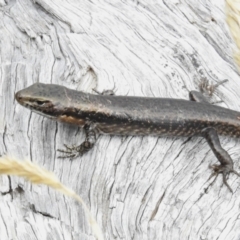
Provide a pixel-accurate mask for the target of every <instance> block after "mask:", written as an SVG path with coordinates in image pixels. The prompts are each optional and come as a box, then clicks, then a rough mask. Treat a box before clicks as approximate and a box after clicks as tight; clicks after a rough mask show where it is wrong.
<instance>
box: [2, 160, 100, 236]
mask: <svg viewBox="0 0 240 240" xmlns="http://www.w3.org/2000/svg"><path fill="white" fill-rule="evenodd" d="M0 174H7V175H15V176H20V177H24V178H25V179H27V180H29V181H31V182H32V183H35V184H45V185H47V186H49V187H51V188H54V189H56V190H58V191H60V192H62V193H63V194H65V195H68V196H70V197H73V198H75V199H76V200H77V201H78V202H79V203H81V204H82V206H83V209H84V211H85V214H86V216H87V218H88V221H89V224H90V226H91V228H92V231H93V233H94V235H95V236H96V238H97V239H98V240H104V238H103V234H102V231H101V229H100V227H99V226H98V224H97V222H96V221H95V219H94V218H93V217H92V215H91V213H90V211H89V209H88V207H87V205H86V204H85V203H84V202H83V200H82V198H81V197H80V196H78V195H77V194H76V193H75V192H74V191H72V190H71V189H69V188H67V187H66V186H64V185H63V184H62V183H61V182H60V181H59V180H58V179H57V178H56V176H55V175H54V174H53V173H51V172H49V171H46V170H44V169H42V168H40V167H39V166H37V165H36V164H33V163H32V162H30V161H17V160H14V159H11V158H9V157H1V158H0Z"/></svg>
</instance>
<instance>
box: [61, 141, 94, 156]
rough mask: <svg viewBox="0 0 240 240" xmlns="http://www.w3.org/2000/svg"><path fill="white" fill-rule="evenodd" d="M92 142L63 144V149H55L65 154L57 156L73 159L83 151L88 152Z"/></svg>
mask: <svg viewBox="0 0 240 240" xmlns="http://www.w3.org/2000/svg"><path fill="white" fill-rule="evenodd" d="M92 146H93V144H92V143H91V142H89V141H84V142H83V143H82V144H80V145H79V146H71V147H70V146H68V145H66V144H64V147H65V149H57V151H58V152H61V153H63V154H65V155H62V156H58V158H69V159H70V160H73V159H74V158H77V157H80V156H82V155H83V154H84V153H86V152H88V151H89V150H90V149H91V148H92Z"/></svg>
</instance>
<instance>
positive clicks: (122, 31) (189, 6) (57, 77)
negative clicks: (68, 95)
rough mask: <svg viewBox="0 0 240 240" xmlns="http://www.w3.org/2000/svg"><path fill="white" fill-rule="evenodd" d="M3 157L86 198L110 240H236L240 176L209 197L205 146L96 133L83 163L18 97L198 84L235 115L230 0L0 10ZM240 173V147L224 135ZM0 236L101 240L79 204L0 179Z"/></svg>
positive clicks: (77, 136) (176, 91)
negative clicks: (212, 88)
mask: <svg viewBox="0 0 240 240" xmlns="http://www.w3.org/2000/svg"><path fill="white" fill-rule="evenodd" d="M0 5H1V8H0V16H1V17H0V43H1V54H0V56H1V57H0V61H1V71H0V77H1V78H0V79H1V80H0V89H1V92H0V100H1V108H0V111H1V118H0V134H1V135H0V136H1V137H0V143H1V144H0V149H1V153H2V154H4V153H7V154H9V155H11V156H14V157H16V158H18V159H30V160H31V161H33V162H35V163H37V164H38V165H40V166H43V167H44V168H46V169H48V170H50V171H52V172H54V173H55V174H56V175H57V177H59V179H60V180H61V181H62V182H63V183H64V184H65V185H67V186H69V187H70V188H72V189H74V190H75V191H76V192H77V193H78V194H80V195H81V196H82V197H83V199H84V200H85V201H86V203H87V205H88V206H89V207H90V209H91V212H92V214H93V215H94V216H95V218H96V219H97V221H98V223H99V225H100V227H101V228H102V230H103V232H104V235H105V239H111V240H112V239H134V240H137V239H149V240H153V239H161V240H162V239H163V240H166V239H167V240H169V239H174V240H175V239H219V240H220V239H224V240H225V239H239V238H240V233H239V228H240V221H239V206H240V197H239V195H240V188H239V184H240V179H238V178H237V177H236V176H230V179H229V184H230V185H231V186H232V188H233V190H234V193H233V194H231V193H230V192H229V191H228V189H227V188H226V187H222V188H221V178H219V179H218V181H217V183H216V184H215V185H214V186H213V187H212V188H211V189H210V191H209V192H208V193H204V189H205V188H206V187H207V186H208V182H207V179H208V177H209V175H210V173H211V172H210V170H209V169H208V165H209V164H213V163H215V162H216V161H217V160H216V158H215V157H214V155H213V153H212V152H211V151H210V148H209V146H208V145H207V143H206V141H205V140H204V139H200V138H195V139H194V138H193V139H191V140H190V141H186V139H182V138H179V139H177V138H156V137H109V136H100V137H99V139H98V142H97V144H96V147H95V148H94V149H93V150H92V151H90V152H89V153H88V154H86V155H85V156H83V157H82V158H81V159H77V160H74V161H69V160H62V159H58V158H57V156H58V153H57V152H56V149H58V148H62V147H63V144H64V143H68V144H74V143H80V142H81V141H82V140H83V139H84V136H83V134H82V133H81V131H79V129H77V128H76V127H72V126H69V125H66V124H62V123H56V122H54V121H51V120H49V119H46V118H43V117H42V116H39V115H37V114H34V113H30V111H29V110H27V109H24V108H23V107H21V106H20V105H18V104H17V103H16V101H14V92H16V91H18V90H20V89H22V88H24V87H26V86H29V85H31V84H32V83H35V82H43V83H55V84H61V85H64V86H67V87H69V88H72V89H79V90H84V91H89V92H91V91H92V88H94V87H96V88H97V89H98V90H100V91H101V90H104V89H111V88H113V87H114V86H115V92H116V94H117V95H136V96H151V97H174V98H184V99H186V98H188V90H192V89H197V87H198V83H199V81H200V80H201V79H204V78H206V79H208V80H209V81H211V82H213V83H216V82H219V81H220V80H223V79H226V78H227V79H229V82H228V83H227V84H224V85H222V86H221V87H219V89H218V91H217V92H216V94H215V96H214V99H213V100H214V101H217V100H222V101H223V102H222V103H220V104H219V105H221V106H225V107H229V108H232V109H235V110H240V94H239V93H240V79H239V75H238V73H237V70H236V67H235V66H234V62H233V59H232V47H233V45H234V44H233V41H232V39H231V37H230V34H229V30H228V26H227V25H226V23H225V13H224V1H223V0H210V1H179V0H175V1H161V0H158V1H157V0H156V1H144V0H142V1H124V0H123V1H120V0H119V1H118V0H115V1H112V0H111V1H94V0H93V1H87V0H82V1H77V0H75V1H61V0H58V1H56V0H53V1H47V0H35V1H30V0H21V1H20V0H18V1H6V0H5V1H4V0H1V1H0ZM221 143H222V145H223V146H224V148H225V149H226V150H227V151H228V152H229V153H230V154H231V156H232V158H233V159H234V161H235V168H236V169H239V165H240V162H239V161H238V160H239V154H240V141H239V140H237V139H231V138H221ZM0 183H1V185H0V191H1V196H0V235H1V237H0V238H1V240H6V239H8V240H10V239H19V240H22V239H24V240H25V239H34V240H35V239H39V240H40V239H41V240H42V239H48V240H50V239H58V240H61V239H95V238H94V237H93V235H92V232H91V229H90V228H89V225H88V223H87V221H86V219H85V215H84V213H83V210H82V208H81V206H79V205H78V204H76V203H75V202H74V201H73V200H72V199H70V198H68V197H64V196H62V195H61V194H59V193H57V192H55V191H53V190H51V189H49V188H47V187H46V186H35V185H32V184H30V183H29V182H27V181H25V180H23V179H20V178H17V177H7V176H2V177H0Z"/></svg>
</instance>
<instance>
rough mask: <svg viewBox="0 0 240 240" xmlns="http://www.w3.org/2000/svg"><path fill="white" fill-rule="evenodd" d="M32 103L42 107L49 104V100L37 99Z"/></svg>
mask: <svg viewBox="0 0 240 240" xmlns="http://www.w3.org/2000/svg"><path fill="white" fill-rule="evenodd" d="M34 104H35V105H37V106H39V107H44V106H46V105H48V104H49V101H40V100H37V101H34Z"/></svg>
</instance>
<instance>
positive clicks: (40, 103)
mask: <svg viewBox="0 0 240 240" xmlns="http://www.w3.org/2000/svg"><path fill="white" fill-rule="evenodd" d="M36 103H37V105H39V106H43V105H44V103H46V102H44V101H36Z"/></svg>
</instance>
